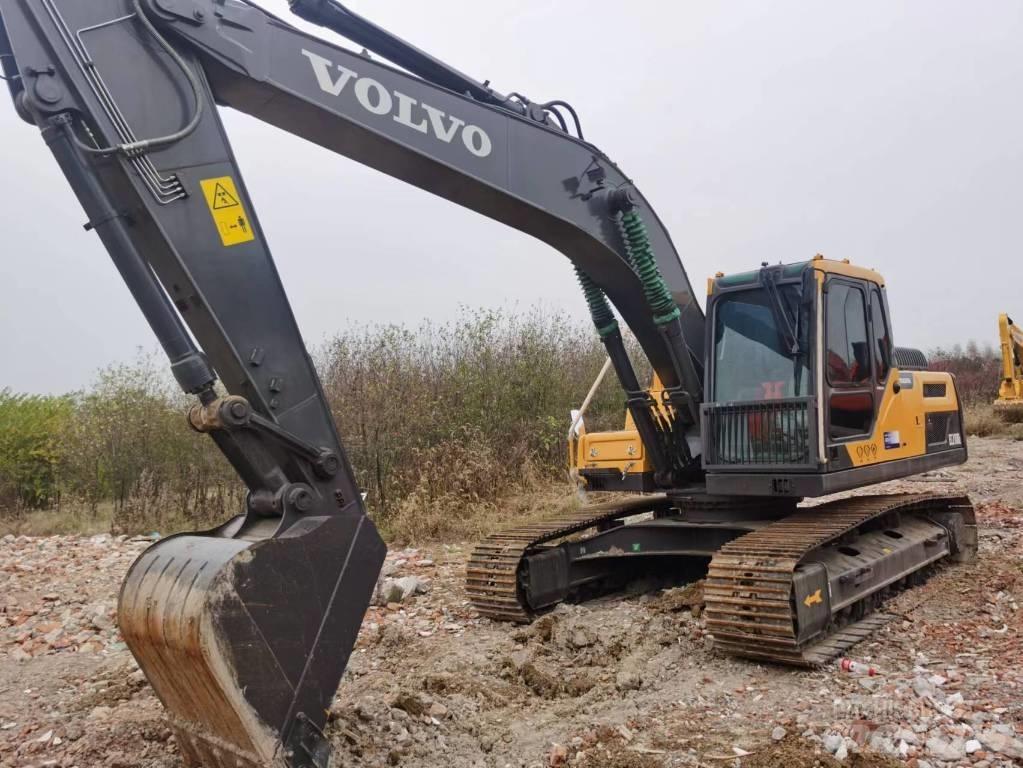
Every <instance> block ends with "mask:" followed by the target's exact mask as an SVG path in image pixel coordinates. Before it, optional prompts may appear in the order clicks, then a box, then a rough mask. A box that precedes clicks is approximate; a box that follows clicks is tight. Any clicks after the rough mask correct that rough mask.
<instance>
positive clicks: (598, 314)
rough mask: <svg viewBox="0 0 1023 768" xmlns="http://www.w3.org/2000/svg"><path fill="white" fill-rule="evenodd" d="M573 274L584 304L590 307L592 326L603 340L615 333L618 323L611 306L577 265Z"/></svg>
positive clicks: (597, 287)
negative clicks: (577, 281) (579, 286)
mask: <svg viewBox="0 0 1023 768" xmlns="http://www.w3.org/2000/svg"><path fill="white" fill-rule="evenodd" d="M575 274H576V277H578V278H579V285H581V286H582V289H583V295H584V296H585V297H586V303H587V304H588V305H589V307H590V317H592V318H593V324H594V325H595V326H597V333H598V334H600V338H602V339H603V338H604V337H605V336H608V335H609V334H612V333H614V332H615V331H617V330H618V321H617V320H616V319H615V316H614V312H612V311H611V305H610V304H609V303H608V301H607V296H605V295H604V291H602V290H601V289H600V287H599V286H598V285H597V284H596V283H595V282H593V278H592V277H590V276H589V275H587V274H586V273H585V272H583V271H582V269H580V268H579V266H578V265H576V268H575Z"/></svg>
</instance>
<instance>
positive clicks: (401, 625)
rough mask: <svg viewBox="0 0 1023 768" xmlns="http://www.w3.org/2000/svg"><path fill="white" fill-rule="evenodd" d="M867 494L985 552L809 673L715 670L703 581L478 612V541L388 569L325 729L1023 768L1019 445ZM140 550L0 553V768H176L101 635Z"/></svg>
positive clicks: (370, 742)
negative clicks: (509, 617) (503, 619)
mask: <svg viewBox="0 0 1023 768" xmlns="http://www.w3.org/2000/svg"><path fill="white" fill-rule="evenodd" d="M971 455H972V456H973V457H974V458H973V459H972V460H971V463H970V464H967V465H966V467H965V468H952V469H949V470H943V471H942V472H941V473H940V474H939V473H933V474H932V475H930V476H927V477H924V478H921V479H918V480H916V481H912V482H898V483H894V484H888V485H887V486H886V487H885V488H883V489H881V490H883V491H899V490H906V491H914V490H932V491H944V490H952V489H958V490H960V491H966V492H968V493H970V494H971V495H972V496H974V497H975V498H976V499H977V500H978V501H979V502H980V503H979V504H978V520H979V522H980V525H981V531H980V557H979V559H978V560H977V562H976V563H973V564H967V565H956V566H952V567H941V568H938V569H937V570H936V571H935V573H934V574H933V576H932V577H931V579H930V580H929V581H928V582H927V583H925V584H924V585H922V586H920V587H917V588H914V589H912V590H909V591H907V592H904V593H903V594H901V595H899V596H898V597H896V598H895V599H893V600H892V601H890V602H889V604H888V605H887V606H886V609H887V610H888V611H889V613H891V614H892V615H893V616H894V617H895V618H894V619H893V621H891V622H890V623H889V624H888V625H887V626H886V627H885V628H884V629H882V630H880V631H879V632H878V633H876V634H875V635H874V636H873V637H871V638H869V639H868V640H866V641H865V642H863V643H860V644H859V645H858V646H855V647H854V648H853V649H851V650H850V651H849V655H850V659H849V661H848V662H847V663H846V664H845V665H841V664H840V663H839V662H838V661H836V662H835V663H833V664H831V665H829V666H827V667H825V668H822V669H819V670H812V671H807V670H793V669H787V668H781V667H775V666H764V665H759V664H755V663H750V662H746V661H742V660H736V659H730V658H727V657H723V656H720V655H718V654H716V653H715V652H714V651H713V648H712V638H711V637H710V636H709V634H708V633H707V630H706V625H705V621H704V617H703V615H702V596H701V588H700V584H699V583H694V584H692V585H688V586H685V587H679V588H675V589H671V590H663V591H661V592H655V593H651V594H643V593H642V590H641V589H640V588H639V585H636V588H635V589H633V590H632V591H627V592H626V593H625V594H623V595H618V596H615V597H608V598H601V599H598V600H595V601H592V602H589V603H586V604H583V605H563V606H559V607H558V608H557V609H556V610H554V611H552V612H551V613H549V614H546V615H544V616H542V617H540V618H539V619H538V620H537V621H535V622H533V623H532V624H531V625H529V626H514V625H507V624H498V623H494V622H491V621H490V620H489V619H484V618H481V617H480V616H479V615H478V614H477V613H476V612H475V611H474V610H473V608H472V606H471V605H470V604H469V601H468V599H467V598H466V595H465V590H464V586H463V579H464V569H465V562H466V559H467V557H468V554H469V552H470V550H471V547H472V542H466V543H464V544H459V545H439V544H438V545H431V546H425V547H421V548H404V549H401V548H394V549H392V551H391V552H390V553H389V554H388V556H387V560H386V564H385V567H384V571H383V573H382V574H381V577H380V580H379V583H378V585H377V590H376V593H375V595H374V600H373V605H371V607H370V609H369V611H368V613H367V616H366V620H365V622H364V623H363V626H362V631H361V633H360V635H359V639H358V643H357V645H356V650H355V653H354V654H353V655H352V659H351V663H350V665H349V668H348V671H347V672H346V675H345V679H344V681H343V683H342V686H341V689H340V691H339V694H338V697H337V698H336V700H335V702H334V704H333V706H332V708H331V711H330V722H329V725H328V735H329V736H330V738H331V740H332V742H333V744H334V747H335V752H336V757H335V761H336V763H337V764H338V765H345V766H352V768H384V767H385V766H392V765H400V766H409V767H410V768H435V766H444V768H550V767H551V766H565V767H566V768H596V766H600V768H674V767H675V766H703V767H704V768H707V767H708V766H715V767H716V766H721V767H727V768H815V767H816V766H820V768H839V767H840V766H849V767H850V768H894V766H907V768H1010V767H1011V766H1017V765H1023V647H1021V644H1023V613H1021V611H1020V604H1021V602H1023V491H1021V486H1020V484H1019V483H1018V479H1017V478H1018V474H1017V473H1015V472H1009V471H1004V470H1003V469H1000V468H1002V467H1004V466H1006V462H1007V461H1008V459H1006V458H1005V456H1006V455H1009V456H1010V457H1011V459H1012V461H1014V462H1020V466H1023V443H1012V442H1010V441H999V440H974V441H973V442H971ZM149 541H150V540H149V539H146V538H126V537H123V536H122V537H111V536H94V537H73V536H56V537H47V538H29V537H12V536H8V537H3V538H0V583H2V589H0V768H42V767H43V766H57V767H59V768H74V767H75V766H77V768H91V767H92V766H103V767H104V768H178V766H180V759H179V756H178V753H177V748H176V745H175V743H174V739H173V738H172V737H171V735H170V730H169V729H168V728H167V726H166V724H165V722H164V720H163V711H162V709H161V707H160V704H159V702H158V701H157V700H156V698H155V697H154V695H153V693H152V691H151V689H150V688H149V686H148V685H147V684H146V682H145V680H144V678H143V677H142V675H141V672H139V671H138V669H137V668H136V667H135V665H134V661H133V660H132V658H131V656H130V654H129V653H128V652H127V650H126V649H125V648H124V645H123V643H122V642H121V640H120V638H119V636H118V633H117V628H116V623H115V616H114V610H115V605H116V598H117V590H118V587H119V584H120V581H121V579H122V578H123V575H124V574H125V572H126V571H127V569H128V566H129V565H130V564H131V562H132V560H133V559H134V558H135V557H136V556H137V555H138V554H139V552H141V551H142V549H143V548H144V547H145V546H146V545H147V544H148V543H149Z"/></svg>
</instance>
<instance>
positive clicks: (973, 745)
mask: <svg viewBox="0 0 1023 768" xmlns="http://www.w3.org/2000/svg"><path fill="white" fill-rule="evenodd" d="M981 746H983V745H982V744H981V743H980V742H979V741H977V740H976V739H970V740H969V741H968V742H966V745H965V749H966V754H968V755H972V754H973V753H974V752H976V751H977V750H979V749H980V748H981Z"/></svg>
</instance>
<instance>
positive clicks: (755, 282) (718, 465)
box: [569, 256, 1023, 497]
mask: <svg viewBox="0 0 1023 768" xmlns="http://www.w3.org/2000/svg"><path fill="white" fill-rule="evenodd" d="M776 269H777V270H778V273H777V274H778V277H777V278H776V279H778V280H779V282H778V284H779V285H786V284H788V285H792V286H793V290H794V289H795V286H802V292H803V295H806V298H805V300H804V301H805V306H806V307H807V315H806V316H805V320H806V321H808V323H809V328H808V329H806V339H807V342H806V344H807V346H808V349H807V350H806V356H807V360H808V363H807V369H808V370H807V371H806V381H808V382H809V386H808V391H802V392H800V391H796V392H793V391H790V390H791V385H790V384H786V382H783V381H771V380H763V379H764V376H763V375H762V374H758V373H756V372H755V368H756V361H755V360H753V359H750V360H749V361H748V364H747V361H745V360H741V359H740V360H736V361H732V362H731V363H730V364H729V365H728V366H725V365H723V361H725V356H726V355H727V354H728V350H726V349H724V348H723V346H724V344H723V343H722V341H721V338H718V337H719V336H721V330H720V321H719V320H718V314H717V309H718V307H719V306H720V305H721V304H722V303H723V302H724V301H725V300H729V299H731V298H733V297H735V296H745V295H747V294H748V295H752V294H753V292H754V291H757V290H759V288H760V285H761V282H760V281H761V278H760V275H759V273H758V272H748V273H743V274H740V275H734V276H725V275H724V274H721V273H719V274H718V275H717V276H715V277H713V278H710V279H709V280H708V308H707V314H708V320H709V322H708V334H709V338H708V339H707V344H706V348H707V349H708V360H707V372H706V385H705V391H706V396H707V398H708V400H711V399H717V400H719V402H711V403H706V404H704V407H703V408H704V411H703V420H702V424H701V432H702V440H703V444H704V445H703V448H704V453H703V465H704V468H705V470H706V471H707V480H708V487H709V490H711V491H712V492H714V493H719V494H722V495H782V496H800V497H802V496H820V495H824V494H826V493H831V492H834V491H838V490H844V489H848V488H855V487H862V486H866V485H870V484H872V483H876V482H880V481H883V480H888V479H892V478H895V477H904V476H907V475H911V474H915V473H918V472H922V471H926V470H928V469H932V468H934V467H937V466H943V465H947V464H953V463H960V462H962V461H964V460H965V458H966V446H965V441H964V438H963V432H962V416H961V407H960V402H959V397H958V393H957V390H956V385H955V380H954V377H953V376H952V375H951V374H949V373H944V372H936V371H928V370H925V368H926V361H925V360H924V358H923V356H922V355H921V354H920V353H918V352H915V351H914V350H905V349H897V348H896V347H895V346H894V345H893V344H892V341H891V339H892V334H891V327H890V324H889V321H888V317H889V314H888V307H887V298H886V296H885V283H884V278H883V277H882V276H881V275H880V274H879V273H878V272H875V271H874V270H871V269H866V268H863V267H860V266H857V265H854V264H850V263H849V262H848V261H834V260H830V259H826V258H824V257H822V256H817V257H815V258H814V259H812V260H811V261H809V262H803V263H799V264H792V265H786V266H784V267H782V266H779V267H777V268H776ZM831 290H834V291H836V292H842V295H844V296H846V297H848V301H847V302H846V304H847V306H846V305H843V309H842V311H841V312H838V311H836V310H835V309H834V306H833V305H834V300H829V293H830V291H831ZM744 292H746V293H744ZM808 294H812V296H811V295H808ZM829 307H830V309H829ZM860 307H862V309H860ZM829 312H830V314H831V315H833V317H832V316H829ZM856 312H861V313H862V316H861V317H859V318H855V313H856ZM850 318H854V320H850ZM840 321H841V322H846V323H848V322H854V321H855V322H857V323H858V327H859V328H860V329H861V332H862V333H864V334H865V335H864V337H863V340H862V341H861V342H853V341H848V340H846V342H845V345H846V346H847V347H848V348H849V349H850V350H852V351H851V352H850V354H849V357H850V359H852V358H853V357H854V356H855V360H853V361H852V362H851V367H853V368H859V369H861V370H862V374H860V376H859V378H860V379H862V380H861V381H858V382H844V383H840V382H835V381H833V378H834V375H835V372H836V371H841V370H843V369H842V361H841V360H836V359H835V358H836V357H840V355H836V353H835V351H834V350H833V349H832V347H834V346H836V338H837V339H839V340H841V338H842V333H843V332H845V333H846V334H849V333H851V332H850V331H849V330H848V329H847V328H846V329H844V330H843V328H841V327H839V326H840ZM1001 327H1002V331H1003V352H1004V354H1005V355H1009V356H1008V357H1006V361H1007V362H1006V377H1007V379H1008V381H1006V380H1003V394H1004V395H1005V396H1006V398H1005V399H1006V400H1007V401H1015V402H1019V403H1021V404H1023V399H1021V398H1023V377H1021V376H1020V370H1021V369H1020V367H1019V360H1020V350H1021V349H1023V345H1021V340H1023V333H1021V332H1020V331H1018V330H1017V329H1016V328H1015V327H1014V326H1012V325H1011V321H1009V320H1008V319H1007V318H1006V317H1005V316H1004V315H1003V317H1002V321H1001ZM715 328H717V329H718V330H717V331H715ZM725 343H727V342H725ZM1007 349H1008V351H1005V350H1007ZM846 362H849V361H846ZM716 363H717V365H716ZM726 375H728V376H731V377H733V379H734V378H739V379H749V381H747V382H742V383H741V384H737V383H736V382H735V381H730V382H728V386H725V387H722V386H721V385H719V384H718V381H717V380H716V377H724V376H726ZM767 378H768V379H769V378H770V376H768V377H767ZM787 387H788V388H787ZM721 389H725V390H728V391H729V392H742V393H744V394H745V397H739V398H734V399H733V398H726V399H724V400H722V398H715V392H716V391H720V390H721ZM797 389H798V387H797ZM649 393H650V395H651V397H652V398H653V399H654V400H655V401H656V402H657V403H663V402H664V398H663V397H662V393H663V387H662V385H661V383H660V382H659V381H658V380H657V379H656V378H655V379H654V381H653V383H652V385H651V387H650V390H649ZM794 395H798V396H802V399H803V400H806V401H807V402H806V403H805V404H799V407H800V408H804V410H801V411H799V415H798V416H793V415H792V414H793V413H795V411H792V410H791V408H794V407H795V404H794V401H795V400H798V399H799V398H798V397H794ZM1001 399H1002V398H1000V400H1001ZM775 404H777V406H775ZM804 406H805V407H804ZM662 407H663V406H662ZM758 408H759V409H761V410H760V411H757V409H758ZM764 408H767V409H768V411H769V412H763V409H764ZM787 409H788V410H787ZM1021 411H1023V407H1021ZM726 417H727V419H730V420H727V421H722V419H724V418H726ZM793 418H797V419H799V422H798V425H797V426H798V427H799V429H800V430H802V431H803V432H805V433H806V434H807V436H808V437H807V441H808V444H809V447H808V449H807V450H806V451H805V452H804V453H805V455H803V454H801V455H799V456H796V455H795V454H791V453H790V455H786V456H784V457H783V458H784V460H777V457H773V458H772V457H770V456H768V457H767V458H765V459H763V460H759V459H756V458H754V459H753V460H750V453H751V452H752V453H756V452H757V451H758V450H764V449H766V448H767V447H768V446H767V445H766V443H767V441H769V440H780V439H781V438H780V437H779V436H777V435H776V432H778V431H779V430H775V429H774V426H773V425H774V422H775V421H778V420H782V419H793ZM770 420H773V421H770ZM740 422H741V423H740ZM778 423H780V421H778ZM760 432H762V433H763V434H762V435H758V433H760ZM736 434H739V435H741V436H742V438H743V439H744V440H745V444H744V445H743V446H742V447H741V448H736V447H729V446H727V445H725V443H727V442H728V440H732V439H734V437H735V435H736ZM730 451H731V453H730ZM767 453H768V454H770V453H771V451H770V450H768V451H767ZM797 459H798V460H797ZM569 461H570V464H571V467H572V473H573V475H574V476H576V477H577V478H578V479H579V481H580V483H581V484H582V485H583V486H584V487H586V488H588V489H590V490H621V491H649V490H654V489H655V484H654V482H653V479H652V477H653V467H652V466H651V462H650V459H649V457H648V455H647V453H646V452H645V451H644V447H643V443H642V441H641V439H640V436H639V434H638V432H637V430H636V428H635V426H634V424H633V422H632V419H631V418H630V417H629V416H628V414H627V415H626V419H625V426H624V428H623V429H622V430H618V431H609V432H587V431H586V430H585V429H584V428H581V429H579V430H578V433H577V435H576V436H575V437H574V439H572V440H571V441H570V444H569Z"/></svg>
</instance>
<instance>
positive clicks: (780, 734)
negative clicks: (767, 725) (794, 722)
mask: <svg viewBox="0 0 1023 768" xmlns="http://www.w3.org/2000/svg"><path fill="white" fill-rule="evenodd" d="M787 735H788V731H786V730H785V729H784V728H782V727H781V726H780V725H776V726H775V727H774V730H773V731H771V739H772V740H773V741H781V740H782V739H784V738H785V737H786V736H787Z"/></svg>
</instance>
